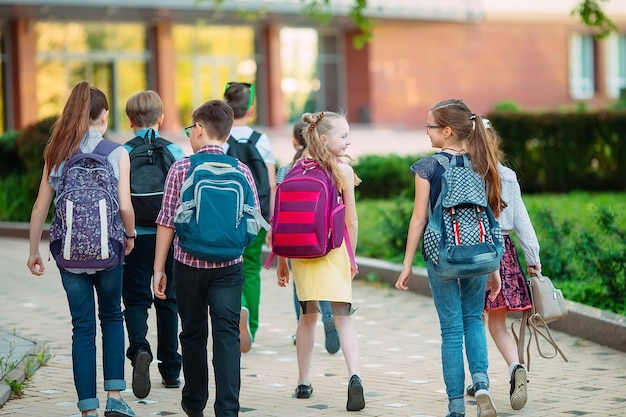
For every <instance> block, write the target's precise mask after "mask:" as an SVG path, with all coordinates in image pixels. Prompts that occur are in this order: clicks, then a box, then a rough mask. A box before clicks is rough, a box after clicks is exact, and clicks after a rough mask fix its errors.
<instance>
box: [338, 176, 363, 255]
mask: <svg viewBox="0 0 626 417" xmlns="http://www.w3.org/2000/svg"><path fill="white" fill-rule="evenodd" d="M339 168H340V169H341V173H342V175H343V179H344V184H345V186H344V189H343V190H342V197H343V204H344V206H346V220H345V221H346V227H347V228H348V235H349V237H350V244H351V245H352V254H353V255H355V254H356V246H357V241H358V238H359V218H358V216H357V212H356V201H355V198H354V170H353V169H352V167H351V166H350V165H348V164H339Z"/></svg>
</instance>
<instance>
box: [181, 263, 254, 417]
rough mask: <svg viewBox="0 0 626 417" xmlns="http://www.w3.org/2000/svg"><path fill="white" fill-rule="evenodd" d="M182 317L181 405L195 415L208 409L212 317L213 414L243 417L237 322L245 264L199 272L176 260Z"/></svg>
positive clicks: (218, 416)
mask: <svg viewBox="0 0 626 417" xmlns="http://www.w3.org/2000/svg"><path fill="white" fill-rule="evenodd" d="M174 276H175V277H176V294H177V295H178V313H179V314H180V320H181V325H182V332H181V333H180V344H181V347H182V352H183V372H184V374H185V386H184V387H183V395H182V396H183V398H182V401H183V403H184V404H185V407H186V408H187V409H188V410H189V412H191V413H199V412H201V411H203V410H204V408H205V407H206V403H207V401H208V399H209V368H208V362H207V342H208V336H209V321H208V318H209V317H208V315H209V312H210V314H211V327H212V342H213V372H214V373H215V405H214V406H213V407H214V410H215V415H216V417H234V416H237V415H238V414H239V390H240V386H241V373H240V362H241V350H240V342H239V317H240V314H239V313H240V311H241V291H242V285H243V279H244V278H243V265H242V264H241V263H240V264H236V265H232V266H228V267H225V268H214V269H197V268H192V267H190V266H187V265H184V264H182V263H180V262H178V261H174Z"/></svg>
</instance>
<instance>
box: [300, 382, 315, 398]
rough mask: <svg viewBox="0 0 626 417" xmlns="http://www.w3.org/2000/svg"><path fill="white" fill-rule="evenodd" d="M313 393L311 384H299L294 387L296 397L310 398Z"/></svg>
mask: <svg viewBox="0 0 626 417" xmlns="http://www.w3.org/2000/svg"><path fill="white" fill-rule="evenodd" d="M311 394H313V385H311V384H309V385H304V384H300V385H298V386H297V387H296V398H311Z"/></svg>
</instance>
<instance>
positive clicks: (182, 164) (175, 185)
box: [156, 145, 260, 269]
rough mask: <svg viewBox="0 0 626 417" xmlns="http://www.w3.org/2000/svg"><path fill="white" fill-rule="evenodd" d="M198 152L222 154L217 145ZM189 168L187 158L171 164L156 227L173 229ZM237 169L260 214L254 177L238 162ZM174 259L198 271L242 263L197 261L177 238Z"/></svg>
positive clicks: (240, 259)
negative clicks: (244, 180)
mask: <svg viewBox="0 0 626 417" xmlns="http://www.w3.org/2000/svg"><path fill="white" fill-rule="evenodd" d="M200 152H203V153H207V154H224V151H223V150H222V147H221V146H218V145H206V146H203V147H202V148H201V149H200V150H199V151H198V153H200ZM190 168H191V161H190V159H189V158H184V159H181V160H179V161H176V162H174V164H172V166H171V168H170V171H169V173H168V174H167V179H166V180H165V188H164V190H163V202H162V204H161V211H160V212H159V216H158V217H157V219H156V223H157V224H158V225H161V226H164V227H169V228H171V229H173V228H174V216H175V215H176V209H177V208H178V205H179V204H178V203H179V201H180V195H181V191H182V187H183V183H184V182H185V179H186V178H187V174H188V173H189V169H190ZM237 168H238V169H239V170H240V171H241V172H243V173H244V175H245V177H246V179H247V180H248V183H249V184H250V186H251V187H252V190H253V191H254V205H255V207H256V208H257V210H259V212H260V206H259V196H258V194H257V191H256V186H255V185H254V177H253V176H252V173H251V172H250V169H249V168H248V167H247V166H246V165H245V164H244V163H242V162H240V161H239V165H238V167H237ZM174 259H176V260H177V261H178V262H180V263H182V264H185V265H187V266H190V267H192V268H198V269H212V268H224V267H226V266H230V265H234V264H237V263H240V262H242V261H243V258H242V257H241V256H240V257H238V258H236V259H233V260H231V261H224V262H211V261H205V260H203V259H198V258H196V257H193V256H191V255H190V254H188V253H187V252H185V251H184V250H182V249H181V248H180V245H179V244H178V236H175V237H174Z"/></svg>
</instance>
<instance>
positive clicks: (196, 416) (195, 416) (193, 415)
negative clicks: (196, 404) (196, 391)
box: [180, 401, 204, 417]
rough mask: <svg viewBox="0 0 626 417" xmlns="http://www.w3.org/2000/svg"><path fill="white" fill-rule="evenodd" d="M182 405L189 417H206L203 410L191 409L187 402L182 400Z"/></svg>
mask: <svg viewBox="0 0 626 417" xmlns="http://www.w3.org/2000/svg"><path fill="white" fill-rule="evenodd" d="M180 406H181V407H182V409H183V411H184V412H185V414H187V415H188V416H189V417H204V413H203V412H202V411H197V412H194V411H189V410H188V409H187V406H186V405H185V403H184V402H182V401H181V402H180Z"/></svg>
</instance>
